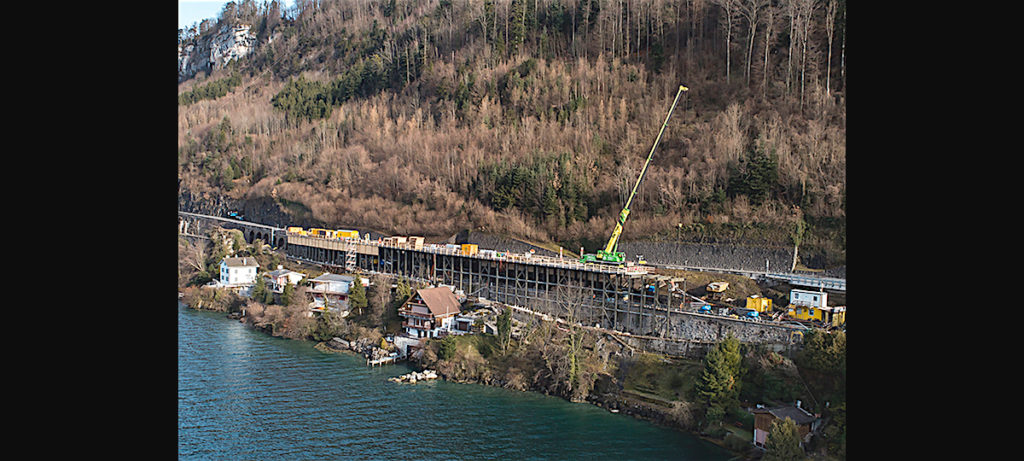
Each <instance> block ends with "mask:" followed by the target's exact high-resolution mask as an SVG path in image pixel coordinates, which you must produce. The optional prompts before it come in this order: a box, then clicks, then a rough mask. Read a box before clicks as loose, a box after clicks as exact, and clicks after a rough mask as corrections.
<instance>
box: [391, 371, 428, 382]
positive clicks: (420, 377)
mask: <svg viewBox="0 0 1024 461" xmlns="http://www.w3.org/2000/svg"><path fill="white" fill-rule="evenodd" d="M432 379H437V372H436V371H434V370H423V371H422V372H419V371H414V372H412V373H406V374H404V375H402V376H396V377H393V378H388V381H392V382H396V383H410V384H416V382H417V381H429V380H432Z"/></svg>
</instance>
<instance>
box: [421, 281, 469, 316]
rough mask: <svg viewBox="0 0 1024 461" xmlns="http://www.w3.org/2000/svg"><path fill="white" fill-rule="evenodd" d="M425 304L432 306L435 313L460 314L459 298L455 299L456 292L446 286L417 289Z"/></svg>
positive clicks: (431, 311) (431, 309) (431, 310)
mask: <svg viewBox="0 0 1024 461" xmlns="http://www.w3.org/2000/svg"><path fill="white" fill-rule="evenodd" d="M417 293H419V295H420V298H421V299H423V304H426V305H427V307H428V308H430V313H431V314H434V315H445V314H458V313H459V300H457V299H455V293H452V290H450V289H448V288H445V287H437V288H421V289H419V290H417Z"/></svg>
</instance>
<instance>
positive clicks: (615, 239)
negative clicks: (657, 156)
mask: <svg viewBox="0 0 1024 461" xmlns="http://www.w3.org/2000/svg"><path fill="white" fill-rule="evenodd" d="M684 91H689V88H687V87H685V86H683V85H679V91H678V92H676V98H675V99H674V100H673V101H672V107H671V108H669V110H668V116H666V117H665V123H663V124H662V125H661V130H660V131H658V137H657V139H655V140H654V146H651V152H650V153H649V154H647V161H646V162H644V167H643V169H642V170H640V177H638V178H637V179H636V184H634V185H633V191H632V192H630V194H629V199H628V200H626V206H625V207H623V208H622V211H621V212H619V219H618V220H617V221H616V222H615V229H614V230H612V238H610V239H608V244H607V245H605V247H604V249H603V250H597V254H593V253H587V254H584V255H582V257H580V262H581V263H602V264H615V265H622V264H625V263H626V254H625V253H623V252H620V251H616V250H617V249H618V248H619V235H620V234H622V226H623V225H624V224H626V218H627V217H629V205H630V204H631V203H633V197H635V196H636V191H637V189H638V188H639V187H640V182H641V181H643V180H644V174H645V173H647V166H648V165H650V164H651V159H652V158H654V149H656V148H657V147H658V142H660V141H661V135H662V133H664V132H665V127H667V126H668V119H669V118H671V117H672V111H674V110H675V109H676V103H678V102H679V95H681V94H683V92H684Z"/></svg>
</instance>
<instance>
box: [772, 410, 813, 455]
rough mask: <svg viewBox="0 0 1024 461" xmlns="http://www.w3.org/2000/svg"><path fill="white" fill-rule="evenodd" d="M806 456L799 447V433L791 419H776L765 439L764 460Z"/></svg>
mask: <svg viewBox="0 0 1024 461" xmlns="http://www.w3.org/2000/svg"><path fill="white" fill-rule="evenodd" d="M805 458H807V456H806V455H804V450H803V448H800V435H799V433H798V432H797V428H796V423H794V422H793V420H792V419H789V418H785V419H776V420H775V421H773V422H772V428H771V430H769V431H768V440H766V441H765V453H764V456H763V457H762V458H761V459H762V460H764V461H783V460H785V461H790V460H797V459H805Z"/></svg>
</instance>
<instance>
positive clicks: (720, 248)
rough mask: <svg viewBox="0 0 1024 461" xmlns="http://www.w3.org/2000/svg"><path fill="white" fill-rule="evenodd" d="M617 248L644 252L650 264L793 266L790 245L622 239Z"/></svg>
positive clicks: (631, 252) (757, 269)
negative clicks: (627, 240)
mask: <svg viewBox="0 0 1024 461" xmlns="http://www.w3.org/2000/svg"><path fill="white" fill-rule="evenodd" d="M619 251H624V252H626V254H627V255H629V256H631V257H635V255H644V259H646V260H647V262H649V263H651V264H667V265H678V266H696V267H715V268H724V269H739V270H746V271H751V272H764V271H765V268H766V267H767V268H768V271H769V272H789V271H791V270H792V269H793V248H792V247H789V248H783V247H760V246H743V245H730V244H721V243H716V244H710V243H674V242H622V243H620V244H619Z"/></svg>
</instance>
